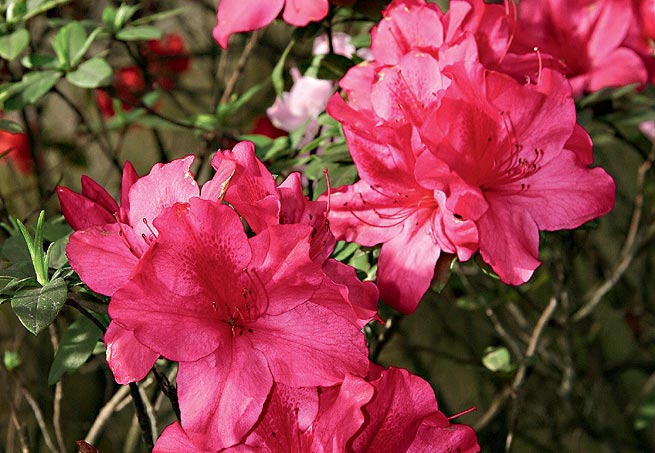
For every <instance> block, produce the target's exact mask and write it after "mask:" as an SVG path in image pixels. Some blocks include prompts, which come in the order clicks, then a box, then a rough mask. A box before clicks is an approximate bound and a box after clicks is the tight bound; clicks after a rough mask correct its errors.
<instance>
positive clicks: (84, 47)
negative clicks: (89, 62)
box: [70, 28, 102, 66]
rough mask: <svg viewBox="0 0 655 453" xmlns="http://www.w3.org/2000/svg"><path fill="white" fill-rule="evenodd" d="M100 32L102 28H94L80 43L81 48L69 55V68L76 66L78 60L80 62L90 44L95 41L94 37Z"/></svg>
mask: <svg viewBox="0 0 655 453" xmlns="http://www.w3.org/2000/svg"><path fill="white" fill-rule="evenodd" d="M101 31H102V28H95V29H94V30H93V31H92V32H91V34H90V35H89V36H87V38H86V40H85V41H84V42H83V43H82V46H80V48H79V49H77V52H75V53H74V54H71V59H70V63H71V66H76V65H77V64H78V63H79V62H80V60H82V57H83V56H84V55H85V54H86V53H87V52H88V50H89V48H90V47H91V44H93V41H95V39H96V37H97V36H98V35H99V34H100V32H101Z"/></svg>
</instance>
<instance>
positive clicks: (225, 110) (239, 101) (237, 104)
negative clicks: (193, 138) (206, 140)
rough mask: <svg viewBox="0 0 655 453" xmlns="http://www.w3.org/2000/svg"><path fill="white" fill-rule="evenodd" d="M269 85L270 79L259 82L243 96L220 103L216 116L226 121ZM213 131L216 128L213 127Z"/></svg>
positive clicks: (221, 120)
mask: <svg viewBox="0 0 655 453" xmlns="http://www.w3.org/2000/svg"><path fill="white" fill-rule="evenodd" d="M267 86H268V80H264V81H263V82H260V83H258V84H257V85H255V86H253V87H250V88H249V89H248V90H246V92H245V93H243V94H242V95H241V96H239V97H236V98H234V99H233V100H232V101H231V102H229V103H227V104H220V105H219V106H218V107H217V108H216V116H217V117H218V120H219V121H220V122H221V123H224V122H225V120H226V119H227V118H229V117H231V116H233V115H234V114H235V113H236V112H238V111H239V109H241V107H243V106H244V105H245V104H247V103H248V101H250V99H252V98H253V96H255V95H256V94H257V93H259V92H260V91H261V90H262V89H263V88H265V87H267ZM211 130H212V131H213V130H215V129H211Z"/></svg>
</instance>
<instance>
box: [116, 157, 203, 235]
mask: <svg viewBox="0 0 655 453" xmlns="http://www.w3.org/2000/svg"><path fill="white" fill-rule="evenodd" d="M193 160H194V156H187V157H185V158H183V159H176V160H174V161H172V162H169V163H167V164H155V166H153V167H152V170H150V173H149V174H147V175H146V176H144V177H142V178H140V179H139V180H138V181H136V182H135V183H134V184H133V185H132V187H131V189H130V194H129V199H130V212H129V219H130V225H132V227H133V228H134V230H135V231H136V233H137V234H138V235H139V236H141V235H145V236H146V237H152V238H153V239H154V234H153V232H156V231H154V227H153V220H154V219H156V218H157V216H158V215H159V214H161V212H162V211H163V210H164V209H165V208H167V207H170V206H173V205H174V204H175V203H178V202H186V201H188V200H189V199H190V198H191V197H197V196H198V195H200V189H199V188H198V183H197V182H196V180H195V179H194V177H193V175H192V174H191V170H190V168H191V164H192V163H193ZM146 222H147V224H146Z"/></svg>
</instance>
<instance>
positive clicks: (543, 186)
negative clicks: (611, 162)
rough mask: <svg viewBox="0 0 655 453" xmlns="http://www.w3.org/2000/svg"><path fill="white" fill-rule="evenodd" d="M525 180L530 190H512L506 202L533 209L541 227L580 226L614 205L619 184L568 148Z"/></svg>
mask: <svg viewBox="0 0 655 453" xmlns="http://www.w3.org/2000/svg"><path fill="white" fill-rule="evenodd" d="M525 184H528V185H529V188H528V189H527V190H523V191H518V193H516V194H508V195H507V196H506V198H505V203H507V205H508V206H510V207H511V208H512V209H516V210H520V211H526V212H529V213H530V216H531V217H532V218H533V219H534V221H535V222H536V223H537V227H539V229H540V230H550V231H553V230H561V229H565V228H577V227H579V226H580V225H582V224H583V223H585V222H587V221H589V220H591V219H595V218H597V217H600V216H602V215H605V214H607V213H608V212H609V211H611V210H612V208H613V207H614V196H615V193H616V185H615V184H614V181H613V180H612V178H611V177H610V176H609V175H608V174H607V173H606V172H605V170H603V169H602V168H593V169H589V168H586V167H583V166H581V165H578V164H577V163H576V156H575V154H574V153H573V152H571V151H568V150H564V151H563V152H562V153H561V154H560V156H559V157H558V158H557V159H556V160H552V161H550V162H549V164H548V165H545V166H544V167H542V168H541V169H539V171H538V172H537V173H536V174H535V175H534V176H533V177H531V178H528V179H526V183H525Z"/></svg>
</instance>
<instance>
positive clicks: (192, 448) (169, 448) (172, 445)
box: [152, 422, 214, 453]
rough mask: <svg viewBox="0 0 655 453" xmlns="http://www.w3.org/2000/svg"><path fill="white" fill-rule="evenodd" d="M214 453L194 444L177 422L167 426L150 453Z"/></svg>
mask: <svg viewBox="0 0 655 453" xmlns="http://www.w3.org/2000/svg"><path fill="white" fill-rule="evenodd" d="M181 451H183V452H185V453H214V450H213V449H212V450H205V449H203V448H199V447H198V446H197V445H196V444H194V443H193V442H192V441H191V439H190V438H189V436H188V435H187V433H186V432H185V431H184V429H182V427H181V426H180V424H179V423H178V422H175V423H173V424H171V425H168V426H167V427H166V429H165V430H164V431H163V432H162V433H161V435H160V436H159V439H157V443H156V444H155V448H154V449H153V450H152V453H180V452H181Z"/></svg>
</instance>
